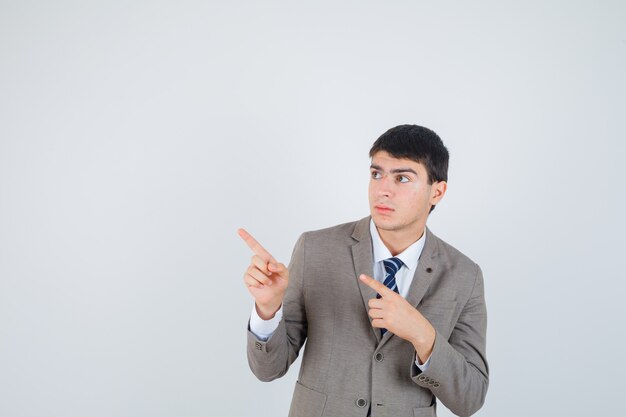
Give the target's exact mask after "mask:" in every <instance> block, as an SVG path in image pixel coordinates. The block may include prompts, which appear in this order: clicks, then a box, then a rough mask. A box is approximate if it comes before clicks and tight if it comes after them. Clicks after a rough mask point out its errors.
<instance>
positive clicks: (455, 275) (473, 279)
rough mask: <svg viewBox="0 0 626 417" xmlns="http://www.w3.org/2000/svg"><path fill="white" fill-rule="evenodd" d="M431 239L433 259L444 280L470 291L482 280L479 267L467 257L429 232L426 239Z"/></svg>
mask: <svg viewBox="0 0 626 417" xmlns="http://www.w3.org/2000/svg"><path fill="white" fill-rule="evenodd" d="M428 238H431V239H432V242H431V243H432V245H433V247H434V248H435V250H434V251H433V257H434V258H435V259H436V262H437V263H438V264H439V266H441V267H443V271H445V272H446V273H445V277H446V278H445V279H450V280H451V281H454V283H455V285H457V286H458V285H461V286H463V287H467V288H468V289H469V290H470V291H471V289H472V288H473V287H474V286H475V284H476V283H477V282H478V281H481V280H482V271H481V269H480V266H479V265H478V264H477V263H476V262H474V260H472V259H471V258H470V257H469V256H467V255H465V254H464V253H463V252H461V251H460V250H458V249H457V248H456V247H454V246H452V245H451V244H449V243H447V242H446V241H444V240H443V239H441V238H439V237H437V236H436V235H434V234H433V233H432V232H430V231H429V235H427V239H428Z"/></svg>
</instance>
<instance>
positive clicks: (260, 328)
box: [250, 304, 430, 362]
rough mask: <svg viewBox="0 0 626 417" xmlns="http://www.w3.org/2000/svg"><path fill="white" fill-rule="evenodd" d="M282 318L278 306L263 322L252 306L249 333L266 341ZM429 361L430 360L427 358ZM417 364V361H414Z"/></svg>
mask: <svg viewBox="0 0 626 417" xmlns="http://www.w3.org/2000/svg"><path fill="white" fill-rule="evenodd" d="M282 318H283V305H282V304H281V305H280V308H279V309H278V311H277V312H276V314H274V317H272V318H271V319H269V320H263V319H262V318H261V317H259V313H257V312H256V305H253V306H252V314H251V315H250V331H251V332H252V333H253V334H254V335H255V336H256V337H257V338H258V339H259V340H261V341H263V342H265V341H267V340H268V339H269V338H270V337H272V335H273V334H274V332H275V331H276V329H277V328H278V324H279V323H280V320H281V319H282ZM429 359H430V358H429ZM416 362H417V361H416Z"/></svg>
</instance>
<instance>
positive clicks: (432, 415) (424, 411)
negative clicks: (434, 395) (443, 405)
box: [413, 404, 437, 417]
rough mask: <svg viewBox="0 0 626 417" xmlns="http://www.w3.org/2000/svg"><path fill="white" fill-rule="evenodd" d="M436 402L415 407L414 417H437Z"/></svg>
mask: <svg viewBox="0 0 626 417" xmlns="http://www.w3.org/2000/svg"><path fill="white" fill-rule="evenodd" d="M435 407H436V406H435V404H433V405H431V406H430V407H420V408H414V409H413V417H437V412H436V408H435Z"/></svg>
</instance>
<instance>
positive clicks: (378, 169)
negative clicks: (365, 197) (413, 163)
mask: <svg viewBox="0 0 626 417" xmlns="http://www.w3.org/2000/svg"><path fill="white" fill-rule="evenodd" d="M370 169H375V170H377V171H383V172H384V171H385V170H384V169H382V168H381V167H380V166H378V165H374V164H372V165H370ZM389 172H390V173H392V174H401V173H403V172H411V173H413V174H415V175H416V176H419V175H418V174H417V172H415V170H413V169H411V168H396V169H392V170H391V171H389Z"/></svg>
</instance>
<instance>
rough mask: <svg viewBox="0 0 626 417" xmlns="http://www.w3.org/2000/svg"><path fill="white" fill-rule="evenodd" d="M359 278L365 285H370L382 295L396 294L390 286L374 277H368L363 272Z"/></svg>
mask: <svg viewBox="0 0 626 417" xmlns="http://www.w3.org/2000/svg"><path fill="white" fill-rule="evenodd" d="M359 279H360V280H361V281H363V282H364V283H365V285H367V286H368V287H370V288H373V289H374V290H376V292H377V293H378V294H380V295H381V297H385V296H389V295H390V294H395V292H393V291H392V290H390V289H389V288H387V287H386V286H384V285H383V284H381V283H380V282H378V281H376V280H375V279H374V278H372V277H368V276H367V275H365V274H361V275H360V276H359Z"/></svg>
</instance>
